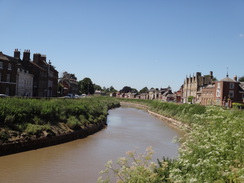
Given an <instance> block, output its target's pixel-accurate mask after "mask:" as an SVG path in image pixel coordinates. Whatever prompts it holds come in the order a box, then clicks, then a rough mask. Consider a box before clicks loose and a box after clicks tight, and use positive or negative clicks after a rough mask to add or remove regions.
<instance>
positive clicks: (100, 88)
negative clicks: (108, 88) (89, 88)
mask: <svg viewBox="0 0 244 183" xmlns="http://www.w3.org/2000/svg"><path fill="white" fill-rule="evenodd" d="M94 90H95V91H96V90H100V91H101V90H102V87H101V86H100V85H96V84H94Z"/></svg>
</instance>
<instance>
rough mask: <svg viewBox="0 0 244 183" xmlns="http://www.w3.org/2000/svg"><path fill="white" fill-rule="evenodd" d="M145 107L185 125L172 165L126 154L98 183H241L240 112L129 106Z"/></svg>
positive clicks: (243, 118)
mask: <svg viewBox="0 0 244 183" xmlns="http://www.w3.org/2000/svg"><path fill="white" fill-rule="evenodd" d="M129 102H137V103H138V102H139V103H141V104H144V105H147V106H148V108H149V109H150V110H152V111H154V112H157V113H159V114H162V115H165V116H168V117H172V118H174V119H177V120H180V121H182V122H184V123H187V124H188V125H190V127H191V129H192V130H191V131H189V132H188V133H187V134H186V137H184V141H183V142H182V144H181V147H180V149H179V157H178V158H177V159H174V160H170V159H167V158H164V159H162V160H158V162H157V163H154V162H151V161H150V159H151V156H152V152H153V151H152V150H150V148H149V150H147V153H145V154H144V155H139V156H138V155H137V154H136V152H132V153H131V152H129V153H127V155H128V156H127V157H123V158H120V159H119V160H118V162H117V163H116V165H117V166H116V165H113V163H112V162H111V161H109V162H108V163H107V165H106V169H105V170H104V171H102V172H101V173H102V174H103V177H100V178H99V180H98V182H100V183H101V182H110V177H109V175H110V173H111V171H112V172H113V173H114V174H115V176H116V177H117V182H121V183H122V182H132V183H134V182H143V183H144V182H145V183H146V182H155V183H158V182H177V183H183V182H187V183H188V182H215V183H225V182H231V183H241V182H244V153H243V149H244V133H243V131H244V111H243V110H238V109H225V108H221V107H215V106H207V107H205V106H200V105H191V104H180V105H179V104H174V103H164V102H160V101H148V100H147V101H146V100H129ZM144 172H145V173H144Z"/></svg>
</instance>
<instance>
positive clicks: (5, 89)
mask: <svg viewBox="0 0 244 183" xmlns="http://www.w3.org/2000/svg"><path fill="white" fill-rule="evenodd" d="M18 67H19V59H18V58H14V57H11V56H8V55H5V54H3V53H2V52H0V94H6V95H9V96H14V95H15V94H16V76H17V68H18Z"/></svg>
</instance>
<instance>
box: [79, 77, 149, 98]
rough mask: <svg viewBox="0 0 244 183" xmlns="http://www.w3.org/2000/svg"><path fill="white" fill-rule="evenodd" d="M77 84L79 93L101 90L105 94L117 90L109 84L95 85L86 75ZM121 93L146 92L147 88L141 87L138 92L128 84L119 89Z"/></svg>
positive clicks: (92, 92)
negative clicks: (107, 86) (107, 85)
mask: <svg viewBox="0 0 244 183" xmlns="http://www.w3.org/2000/svg"><path fill="white" fill-rule="evenodd" d="M78 85H79V94H87V95H88V94H94V93H95V91H101V92H103V93H105V94H107V93H112V92H117V91H118V90H116V89H115V88H114V87H113V86H110V87H109V88H106V87H101V86H100V85H97V84H95V83H93V82H92V80H91V79H90V78H88V77H86V78H84V79H83V80H80V81H79V82H78ZM119 91H120V92H122V93H129V92H131V93H147V92H149V89H148V88H147V87H144V88H142V89H141V90H140V91H139V92H138V90H137V89H135V88H131V87H129V86H125V87H123V88H122V89H121V90H119Z"/></svg>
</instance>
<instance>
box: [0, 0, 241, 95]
mask: <svg viewBox="0 0 244 183" xmlns="http://www.w3.org/2000/svg"><path fill="white" fill-rule="evenodd" d="M16 48H17V49H19V50H20V51H21V52H22V53H23V51H24V50H26V49H29V50H30V52H31V58H33V56H32V55H33V54H34V53H41V54H45V55H46V56H47V60H50V61H51V63H52V65H53V66H55V67H56V69H57V70H58V72H59V75H60V76H61V75H62V73H63V72H65V71H66V72H69V73H72V74H75V75H76V77H77V79H78V80H82V79H84V78H85V77H88V78H90V79H91V80H92V82H93V83H95V84H97V85H100V86H101V87H106V88H108V87H110V86H113V87H114V88H115V89H117V90H121V89H122V88H123V87H124V86H130V87H132V88H136V89H137V90H141V89H142V88H144V87H148V88H149V89H150V88H152V87H153V88H165V87H168V86H170V87H171V88H172V90H173V91H177V90H178V89H179V88H180V86H181V85H182V84H183V83H184V79H185V78H186V77H189V76H193V75H195V73H196V72H201V73H202V75H208V74H209V73H210V71H213V75H214V77H216V78H217V79H218V80H220V79H222V78H224V77H226V74H227V72H228V74H229V77H230V78H233V77H234V75H237V76H238V77H241V76H244V0H214V1H213V0H69V1H68V0H21V1H20V0H0V51H2V52H3V53H4V54H6V55H10V56H13V54H14V49H16ZM21 56H22V55H21Z"/></svg>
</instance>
